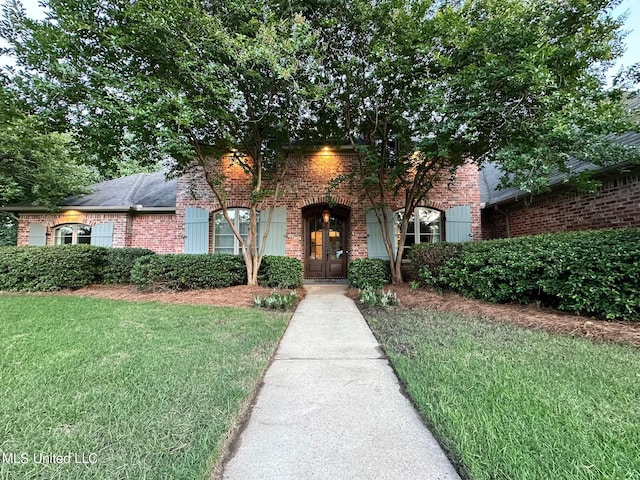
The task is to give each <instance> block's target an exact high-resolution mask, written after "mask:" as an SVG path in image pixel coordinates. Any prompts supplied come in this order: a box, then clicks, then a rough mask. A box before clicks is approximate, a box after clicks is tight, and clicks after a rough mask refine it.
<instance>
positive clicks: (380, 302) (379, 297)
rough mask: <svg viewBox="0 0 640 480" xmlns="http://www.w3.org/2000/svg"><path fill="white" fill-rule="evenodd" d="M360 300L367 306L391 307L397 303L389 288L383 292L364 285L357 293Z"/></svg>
mask: <svg viewBox="0 0 640 480" xmlns="http://www.w3.org/2000/svg"><path fill="white" fill-rule="evenodd" d="M359 298H360V301H361V302H362V303H363V304H364V305H367V306H369V307H392V306H394V305H398V297H397V296H396V294H395V293H393V292H392V291H391V290H389V291H388V292H385V291H384V290H378V289H376V288H374V287H370V286H367V287H364V288H362V289H361V290H360V293H359Z"/></svg>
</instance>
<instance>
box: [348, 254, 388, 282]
mask: <svg viewBox="0 0 640 480" xmlns="http://www.w3.org/2000/svg"><path fill="white" fill-rule="evenodd" d="M347 276H348V278H349V286H350V287H352V288H360V289H363V288H366V287H371V288H374V289H379V288H382V287H383V286H384V285H386V284H387V283H389V282H390V281H391V271H390V269H389V262H387V261H384V260H381V259H379V258H359V259H356V260H353V261H352V262H351V263H349V271H348V274H347Z"/></svg>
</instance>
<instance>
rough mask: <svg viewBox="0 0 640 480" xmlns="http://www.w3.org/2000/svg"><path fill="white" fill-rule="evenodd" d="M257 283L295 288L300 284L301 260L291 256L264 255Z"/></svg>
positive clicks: (266, 285)
mask: <svg viewBox="0 0 640 480" xmlns="http://www.w3.org/2000/svg"><path fill="white" fill-rule="evenodd" d="M258 283H259V284H260V285H263V286H265V287H274V288H297V287H299V286H301V285H302V262H300V260H298V259H297V258H291V257H278V256H265V257H263V259H262V263H261V264H260V272H259V275H258Z"/></svg>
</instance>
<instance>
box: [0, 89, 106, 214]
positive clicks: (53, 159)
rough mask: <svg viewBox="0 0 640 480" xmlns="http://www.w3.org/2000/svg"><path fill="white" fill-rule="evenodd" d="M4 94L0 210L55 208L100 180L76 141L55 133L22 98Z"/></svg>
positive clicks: (0, 112)
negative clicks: (31, 205)
mask: <svg viewBox="0 0 640 480" xmlns="http://www.w3.org/2000/svg"><path fill="white" fill-rule="evenodd" d="M1 88H2V89H1V90H0V205H2V206H4V205H7V204H8V203H12V202H32V203H34V204H39V205H44V206H47V207H55V205H56V203H57V202H58V201H59V200H60V199H61V198H63V197H65V196H66V195H70V194H75V193H82V192H84V191H85V189H86V187H87V185H89V184H90V183H91V182H92V181H93V180H95V179H96V178H97V177H96V174H95V172H94V171H93V170H91V169H90V168H88V167H86V166H84V165H83V163H82V160H83V157H82V154H81V151H80V149H79V148H78V146H77V144H76V143H75V141H74V139H73V138H72V136H71V135H69V134H66V133H59V132H56V131H51V130H50V129H49V128H48V127H47V126H46V125H44V124H43V123H42V121H41V119H40V118H39V117H38V116H37V115H35V114H33V113H31V112H29V110H28V108H27V106H26V105H25V104H24V103H22V102H21V101H20V99H19V97H18V95H17V94H16V93H15V92H13V91H12V90H11V89H9V88H8V86H7V85H6V84H3V85H1Z"/></svg>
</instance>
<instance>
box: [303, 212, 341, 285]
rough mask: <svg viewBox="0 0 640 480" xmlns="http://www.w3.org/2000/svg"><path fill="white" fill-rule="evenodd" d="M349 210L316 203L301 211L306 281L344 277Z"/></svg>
mask: <svg viewBox="0 0 640 480" xmlns="http://www.w3.org/2000/svg"><path fill="white" fill-rule="evenodd" d="M350 213H351V212H350V209H349V208H348V207H344V206H340V205H336V206H333V207H330V206H329V205H328V204H317V205H311V206H309V207H305V208H304V209H302V217H303V219H304V233H303V235H304V239H303V240H304V242H303V243H304V249H305V260H304V274H305V278H310V279H311V278H314V279H334V278H346V277H347V261H348V256H349V255H348V254H349V217H350Z"/></svg>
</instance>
